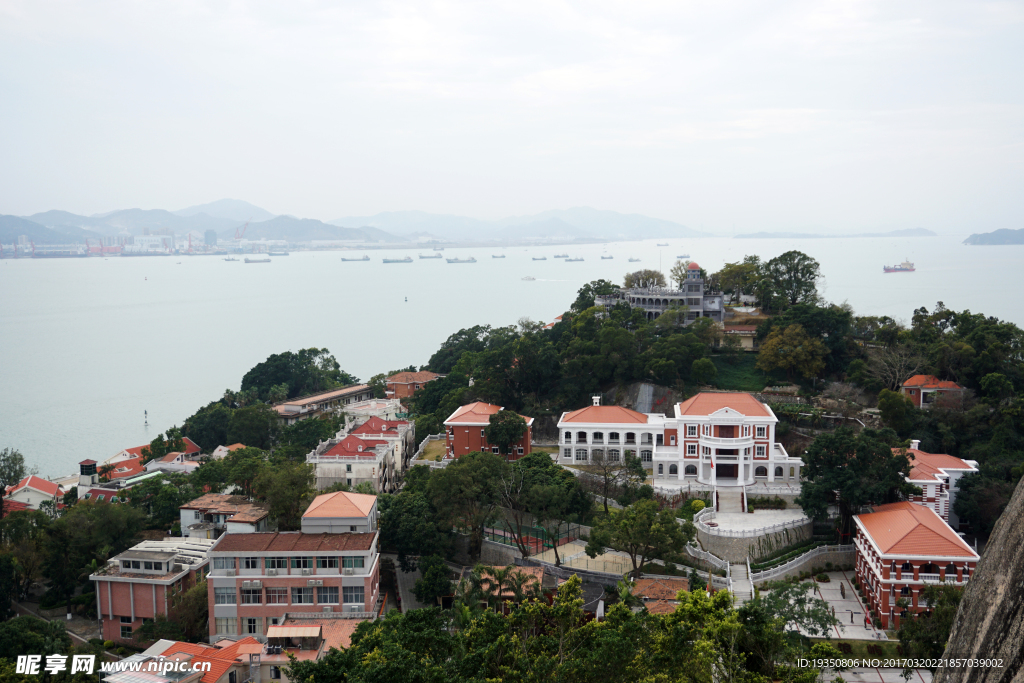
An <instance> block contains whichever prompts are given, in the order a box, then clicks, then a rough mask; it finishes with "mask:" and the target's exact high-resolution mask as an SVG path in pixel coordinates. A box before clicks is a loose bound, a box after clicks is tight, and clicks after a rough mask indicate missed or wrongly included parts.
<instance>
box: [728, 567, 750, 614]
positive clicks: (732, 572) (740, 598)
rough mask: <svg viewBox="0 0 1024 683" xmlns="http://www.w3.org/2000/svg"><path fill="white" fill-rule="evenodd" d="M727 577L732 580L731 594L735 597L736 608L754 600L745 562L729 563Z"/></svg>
mask: <svg viewBox="0 0 1024 683" xmlns="http://www.w3.org/2000/svg"><path fill="white" fill-rule="evenodd" d="M729 576H730V577H731V578H732V593H733V595H734V596H736V606H737V607H738V606H740V605H742V604H744V603H746V602H747V601H749V600H752V599H753V598H754V585H753V584H752V583H750V576H749V575H748V574H747V563H746V562H731V563H729Z"/></svg>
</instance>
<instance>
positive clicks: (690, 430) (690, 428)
mask: <svg viewBox="0 0 1024 683" xmlns="http://www.w3.org/2000/svg"><path fill="white" fill-rule="evenodd" d="M686 435H687V436H697V425H686Z"/></svg>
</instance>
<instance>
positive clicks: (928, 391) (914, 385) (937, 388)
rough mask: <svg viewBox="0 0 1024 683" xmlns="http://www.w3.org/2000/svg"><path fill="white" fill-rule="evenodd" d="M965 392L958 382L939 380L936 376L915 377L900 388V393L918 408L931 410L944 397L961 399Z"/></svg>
mask: <svg viewBox="0 0 1024 683" xmlns="http://www.w3.org/2000/svg"><path fill="white" fill-rule="evenodd" d="M963 391H964V388H963V387H962V386H960V385H959V384H957V383H956V382H950V381H948V380H943V379H939V378H938V377H936V376H935V375H914V376H913V377H911V378H910V379H908V380H907V381H906V382H904V383H903V386H901V387H900V393H901V394H903V395H904V396H906V397H907V398H909V399H910V400H911V401H912V402H913V404H914V406H915V407H917V408H931V407H932V406H933V405H935V402H936V401H937V400H939V399H941V398H942V397H944V396H949V397H955V398H957V399H959V398H960V396H962V395H963Z"/></svg>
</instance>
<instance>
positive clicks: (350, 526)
mask: <svg viewBox="0 0 1024 683" xmlns="http://www.w3.org/2000/svg"><path fill="white" fill-rule="evenodd" d="M357 529H358V527H357V526H356V525H355V524H350V525H349V527H348V530H349V531H352V532H355V531H356V530H357Z"/></svg>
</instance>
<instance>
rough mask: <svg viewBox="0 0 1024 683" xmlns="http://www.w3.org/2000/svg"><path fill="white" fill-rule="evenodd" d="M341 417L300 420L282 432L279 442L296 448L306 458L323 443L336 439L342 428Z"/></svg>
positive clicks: (330, 416)
mask: <svg viewBox="0 0 1024 683" xmlns="http://www.w3.org/2000/svg"><path fill="white" fill-rule="evenodd" d="M343 423H344V421H343V419H342V418H341V417H338V416H334V415H329V416H325V417H320V418H311V419H308V420H299V421H298V422H296V423H295V424H292V425H288V426H287V427H285V428H284V429H282V430H281V433H280V436H279V437H278V442H279V443H280V444H281V445H282V446H295V447H296V448H297V449H298V450H300V451H301V452H302V455H303V456H305V454H306V453H309V452H310V451H312V450H313V449H314V448H316V447H317V446H319V445H320V443H321V442H323V441H327V440H328V439H330V438H332V437H334V435H335V434H337V433H338V431H339V430H340V429H341V428H342V425H343Z"/></svg>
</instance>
